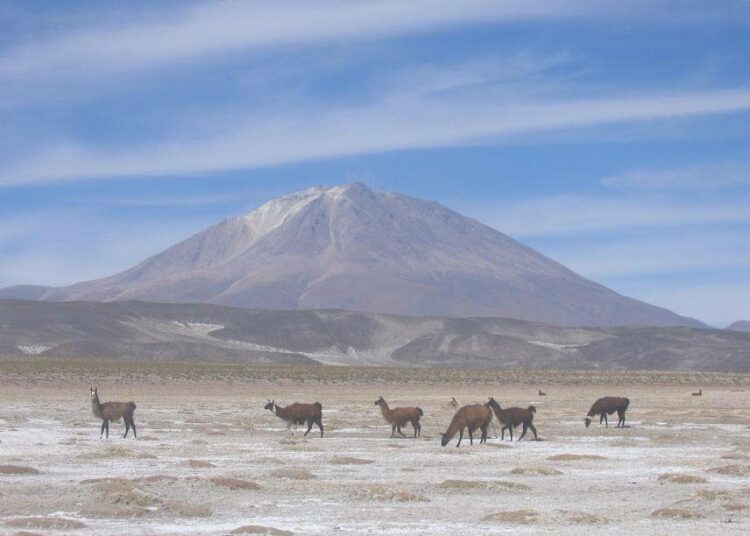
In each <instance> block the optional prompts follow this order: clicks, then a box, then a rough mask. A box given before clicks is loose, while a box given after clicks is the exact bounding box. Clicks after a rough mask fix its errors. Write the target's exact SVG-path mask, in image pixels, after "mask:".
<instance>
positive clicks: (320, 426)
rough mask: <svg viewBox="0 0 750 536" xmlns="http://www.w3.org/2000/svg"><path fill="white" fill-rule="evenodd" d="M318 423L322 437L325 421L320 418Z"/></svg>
mask: <svg viewBox="0 0 750 536" xmlns="http://www.w3.org/2000/svg"><path fill="white" fill-rule="evenodd" d="M317 425H318V428H320V437H323V421H322V420H321V419H318V422H317Z"/></svg>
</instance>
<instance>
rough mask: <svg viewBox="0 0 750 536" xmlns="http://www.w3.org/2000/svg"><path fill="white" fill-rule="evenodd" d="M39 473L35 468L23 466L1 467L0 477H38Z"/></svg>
mask: <svg viewBox="0 0 750 536" xmlns="http://www.w3.org/2000/svg"><path fill="white" fill-rule="evenodd" d="M38 474H39V471H38V470H37V469H34V468H33V467H26V466H23V465H0V475H38Z"/></svg>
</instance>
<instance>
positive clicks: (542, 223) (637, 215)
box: [467, 195, 750, 238]
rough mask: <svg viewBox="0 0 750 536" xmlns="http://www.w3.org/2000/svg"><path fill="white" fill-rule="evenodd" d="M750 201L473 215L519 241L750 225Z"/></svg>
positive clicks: (543, 204)
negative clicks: (609, 233)
mask: <svg viewBox="0 0 750 536" xmlns="http://www.w3.org/2000/svg"><path fill="white" fill-rule="evenodd" d="M748 206H750V199H748V198H747V197H746V196H745V197H740V198H732V199H722V200H719V201H714V202H711V201H708V200H692V201H685V200H672V199H659V198H644V197H640V196H638V197H626V198H620V197H611V196H596V195H559V196H552V197H543V198H538V199H529V200H518V201H512V202H505V203H488V204H487V205H485V206H478V207H473V209H471V210H469V211H467V212H469V213H473V214H476V215H477V216H478V217H479V219H481V220H482V221H485V222H487V223H488V224H490V225H492V226H493V227H495V228H497V229H498V230H500V231H502V232H504V233H507V234H509V235H511V236H513V237H517V238H532V237H544V236H565V235H573V236H574V235H578V234H587V235H591V234H595V233H597V232H611V231H618V230H631V231H632V230H633V229H643V228H648V227H675V226H684V225H699V224H703V225H705V224H720V223H747V222H750V211H749V210H748V209H747V207H748Z"/></svg>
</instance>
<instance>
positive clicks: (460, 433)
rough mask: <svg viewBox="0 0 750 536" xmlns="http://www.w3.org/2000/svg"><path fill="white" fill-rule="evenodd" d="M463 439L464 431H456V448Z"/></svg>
mask: <svg viewBox="0 0 750 536" xmlns="http://www.w3.org/2000/svg"><path fill="white" fill-rule="evenodd" d="M463 438H464V429H463V428H461V429H460V430H459V431H458V443H456V447H459V446H460V445H461V440H462V439H463Z"/></svg>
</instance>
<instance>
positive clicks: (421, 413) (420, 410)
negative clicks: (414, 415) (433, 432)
mask: <svg viewBox="0 0 750 536" xmlns="http://www.w3.org/2000/svg"><path fill="white" fill-rule="evenodd" d="M417 412H418V413H419V416H420V417H421V416H422V415H424V411H422V408H417Z"/></svg>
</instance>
